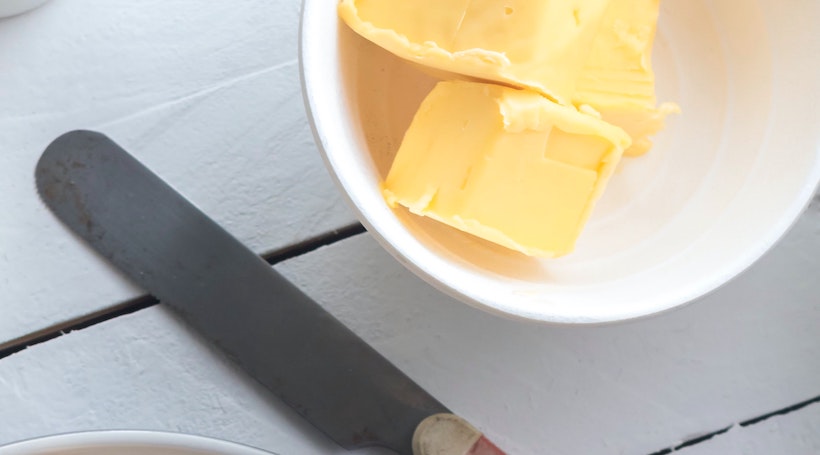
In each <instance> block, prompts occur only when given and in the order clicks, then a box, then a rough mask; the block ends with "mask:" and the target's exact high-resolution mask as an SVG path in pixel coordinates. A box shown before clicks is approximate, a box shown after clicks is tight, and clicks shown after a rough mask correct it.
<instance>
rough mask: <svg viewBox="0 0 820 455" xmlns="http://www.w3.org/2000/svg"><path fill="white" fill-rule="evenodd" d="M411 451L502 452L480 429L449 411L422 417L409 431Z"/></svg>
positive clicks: (438, 454) (424, 454)
mask: <svg viewBox="0 0 820 455" xmlns="http://www.w3.org/2000/svg"><path fill="white" fill-rule="evenodd" d="M413 455H506V453H505V452H504V451H503V450H501V449H499V448H498V447H497V446H496V445H495V444H493V443H492V442H491V441H490V440H489V439H487V437H486V436H484V435H483V434H482V433H481V431H479V430H478V429H477V428H475V427H474V426H472V425H470V423H469V422H467V421H466V420H464V419H462V418H461V417H459V416H457V415H453V414H435V415H432V416H430V417H428V418H426V419H424V420H423V421H422V422H421V423H420V424H419V426H418V427H416V432H415V434H413Z"/></svg>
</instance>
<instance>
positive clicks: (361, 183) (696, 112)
mask: <svg viewBox="0 0 820 455" xmlns="http://www.w3.org/2000/svg"><path fill="white" fill-rule="evenodd" d="M335 3H336V2H335V0H306V3H305V10H304V17H303V26H302V27H303V29H302V43H301V44H302V65H303V68H302V69H303V82H304V85H305V91H306V99H307V105H308V109H309V111H310V112H311V115H312V119H313V122H314V128H315V132H316V135H317V138H318V142H319V143H320V146H321V148H322V149H323V153H324V155H325V159H326V162H327V164H328V166H329V168H330V170H331V173H332V174H333V175H334V177H335V178H336V179H337V181H338V183H339V184H340V185H341V187H342V188H343V190H344V192H345V193H346V194H347V196H348V197H349V199H350V200H351V202H352V203H353V206H354V207H355V209H356V210H357V211H358V213H359V215H360V218H361V219H362V221H363V222H364V223H365V224H366V225H367V227H368V228H369V229H370V231H371V232H372V233H373V234H374V235H375V236H376V237H377V238H378V239H379V240H380V241H381V242H382V243H383V244H384V245H385V247H386V248H387V249H388V250H389V251H391V252H392V253H393V254H394V255H395V256H396V257H397V258H398V259H399V260H400V261H402V262H403V263H404V264H406V265H407V266H408V267H409V268H410V269H411V270H413V271H415V272H416V273H417V274H419V275H420V276H422V277H423V278H425V279H426V280H428V281H429V282H430V283H432V284H433V285H435V286H437V287H439V288H441V289H442V290H444V291H446V292H448V293H450V294H452V295H455V296H457V297H459V298H461V299H462V300H465V301H467V302H468V303H472V304H475V305H478V306H480V307H482V308H485V309H490V310H493V311H496V312H500V313H502V314H506V315H513V316H520V317H524V318H528V319H534V320H539V321H548V322H563V323H599V322H609V321H616V320H624V319H630V318H635V317H640V316H645V315H648V314H654V313H657V312H660V311H663V310H666V309H669V308H672V307H675V306H678V305H681V304H683V303H686V302H688V301H691V300H692V299H694V298H697V297H699V296H701V295H703V294H704V293H706V292H709V291H710V290H712V289H714V288H716V287H717V286H719V285H721V284H722V283H724V282H726V281H727V280H728V279H730V278H731V277H733V276H734V275H736V274H737V273H739V272H740V271H742V270H743V269H744V268H745V267H747V266H748V265H750V264H751V263H752V262H753V261H754V260H755V259H757V258H758V257H759V256H760V255H762V253H763V252H765V250H766V249H768V248H769V247H770V246H771V245H772V244H773V243H774V242H775V241H776V240H777V238H778V237H780V236H781V235H782V234H783V233H784V232H785V230H786V229H787V228H788V226H789V225H790V224H791V223H792V222H793V221H794V220H795V219H796V217H797V216H798V215H799V213H800V211H801V210H802V209H803V208H804V207H805V205H806V204H807V202H808V201H809V200H810V198H811V196H812V195H813V194H814V189H815V187H816V185H817V182H818V178H819V176H820V158H818V127H817V124H818V123H817V122H818V108H817V106H818V94H817V92H818V91H817V90H816V86H817V80H820V70H819V68H818V64H817V62H816V60H817V59H816V58H815V57H816V56H817V55H820V49H819V48H820V45H819V44H818V43H819V42H818V40H817V39H815V38H814V37H813V36H814V31H813V27H814V24H815V23H816V20H818V19H820V3H818V2H793V3H794V5H790V7H789V8H783V5H782V2H779V1H776V0H768V1H763V0H760V1H752V0H728V1H724V2H712V1H709V0H663V3H662V6H661V17H660V21H659V29H658V35H657V39H656V43H655V52H654V55H653V65H654V68H655V71H656V76H657V88H658V99H659V101H676V102H678V103H679V104H680V105H681V108H682V110H683V113H682V114H680V115H678V116H673V117H671V118H669V120H668V122H667V128H666V130H664V131H663V132H661V133H660V134H658V135H657V136H656V138H655V148H654V149H653V150H652V151H651V152H649V154H647V155H645V156H643V157H638V158H625V159H624V160H623V161H622V163H621V165H620V168H619V170H618V172H617V173H616V175H615V176H614V177H613V179H612V181H611V183H610V185H609V188H608V189H607V191H606V193H605V195H604V197H603V198H602V199H601V201H600V202H599V203H598V205H597V207H596V209H595V212H594V214H593V216H592V218H591V220H590V222H589V224H588V225H587V227H586V229H585V230H584V232H583V234H582V236H581V238H580V239H579V242H578V245H577V248H576V251H575V252H573V253H572V254H571V255H568V256H566V257H564V258H559V259H552V260H538V259H533V258H529V257H526V256H523V255H521V254H519V253H516V252H513V251H509V250H506V249H505V248H502V247H499V246H496V245H493V244H490V243H488V242H485V241H483V240H481V239H478V238H476V237H473V236H470V235H468V234H464V233H461V232H459V231H457V230H455V229H452V228H449V227H447V226H444V225H441V224H439V223H436V222H434V221H431V220H429V219H425V218H421V217H417V216H414V215H411V214H410V213H408V212H407V211H406V210H404V209H397V210H391V209H389V208H388V207H387V206H386V204H385V203H384V201H383V199H382V197H381V194H380V192H379V183H380V181H382V179H383V178H384V177H385V175H386V173H387V171H388V170H389V167H390V163H391V162H392V158H393V156H394V154H395V152H396V150H397V149H398V146H399V144H400V142H401V139H402V136H403V134H404V131H405V130H406V128H407V126H408V125H409V123H410V121H411V119H412V117H413V114H414V113H415V110H416V108H417V107H418V105H419V104H420V102H421V100H422V99H423V98H424V96H425V95H426V94H427V93H428V92H429V90H430V89H431V88H432V86H433V85H434V84H435V82H436V80H437V79H435V78H434V77H432V76H430V75H428V74H426V73H425V71H424V70H423V69H421V68H419V67H416V66H414V65H412V64H410V63H408V62H405V61H403V60H401V59H399V58H397V57H395V56H393V55H392V54H390V53H388V52H386V51H384V50H382V49H380V48H378V47H377V46H375V45H373V44H372V43H370V42H368V41H366V40H365V39H363V38H361V37H359V36H358V35H356V34H355V33H354V32H352V31H351V30H349V29H348V28H347V27H346V26H345V25H344V24H343V23H340V21H339V20H338V19H337V17H336V11H335Z"/></svg>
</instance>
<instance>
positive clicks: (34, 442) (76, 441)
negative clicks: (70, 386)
mask: <svg viewBox="0 0 820 455" xmlns="http://www.w3.org/2000/svg"><path fill="white" fill-rule="evenodd" d="M46 454H66V455H68V454H77V455H79V454H82V455H270V454H269V453H268V452H264V451H262V450H259V449H254V448H252V447H248V446H243V445H240V444H234V443H232V442H227V441H221V440H218V439H211V438H205V437H202V436H193V435H186V434H179V433H163V432H159V431H93V432H86V433H68V434H61V435H56V436H48V437H44V438H39V439H31V440H28V441H22V442H18V443H14V444H11V445H7V446H3V447H0V455H46Z"/></svg>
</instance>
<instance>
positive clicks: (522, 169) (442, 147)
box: [383, 81, 630, 257]
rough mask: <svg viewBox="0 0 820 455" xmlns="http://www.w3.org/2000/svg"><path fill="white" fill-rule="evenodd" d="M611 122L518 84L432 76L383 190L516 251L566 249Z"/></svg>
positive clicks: (598, 186)
mask: <svg viewBox="0 0 820 455" xmlns="http://www.w3.org/2000/svg"><path fill="white" fill-rule="evenodd" d="M629 145H630V139H629V136H628V135H627V134H626V133H625V132H624V131H622V130H621V129H619V128H617V127H614V126H612V125H609V124H607V123H605V122H604V121H602V120H600V119H598V118H596V117H594V116H590V115H586V114H583V113H580V112H578V111H577V110H575V109H574V108H572V107H567V106H562V105H558V104H555V103H553V102H551V101H549V100H548V99H546V98H544V97H543V96H541V95H539V94H537V93H535V92H532V91H527V90H517V89H513V88H508V87H504V86H499V85H492V84H484V83H476V82H465V81H448V82H439V83H438V84H437V85H436V87H435V88H434V89H433V91H432V92H431V93H430V94H429V95H428V96H427V98H426V99H425V100H424V102H423V103H422V105H421V107H420V108H419V110H418V112H417V113H416V116H415V117H414V119H413V122H412V123H411V125H410V128H409V129H408V130H407V133H406V134H405V137H404V140H403V141H402V144H401V147H400V148H399V151H398V153H397V155H396V158H395V160H394V161H393V165H392V167H391V169H390V172H389V174H388V176H387V179H386V180H385V182H384V186H383V193H384V196H385V199H386V200H387V202H388V203H389V204H390V205H391V206H394V207H395V206H396V205H397V204H399V205H402V206H405V207H407V208H408V209H410V211H412V212H413V213H416V214H418V215H423V216H428V217H431V218H433V219H436V220H439V221H441V222H444V223H446V224H448V225H450V226H453V227H455V228H457V229H460V230H462V231H465V232H468V233H470V234H473V235H476V236H479V237H482V238H484V239H486V240H489V241H492V242H495V243H498V244H500V245H503V246H505V247H508V248H511V249H514V250H518V251H520V252H522V253H525V254H528V255H533V256H542V257H554V256H560V255H563V254H566V253H569V252H570V251H572V249H573V247H574V245H575V241H576V239H577V237H578V235H579V234H580V232H581V229H582V228H583V226H584V224H585V222H586V220H587V219H588V217H589V215H590V212H591V210H592V208H593V206H594V204H595V201H596V200H597V199H598V198H599V197H600V195H601V193H602V192H603V190H604V187H605V186H606V183H607V181H608V180H609V178H610V176H611V175H612V172H613V170H614V168H615V166H616V164H617V163H618V161H619V160H620V158H621V155H622V153H623V150H624V149H625V148H627V147H628V146H629Z"/></svg>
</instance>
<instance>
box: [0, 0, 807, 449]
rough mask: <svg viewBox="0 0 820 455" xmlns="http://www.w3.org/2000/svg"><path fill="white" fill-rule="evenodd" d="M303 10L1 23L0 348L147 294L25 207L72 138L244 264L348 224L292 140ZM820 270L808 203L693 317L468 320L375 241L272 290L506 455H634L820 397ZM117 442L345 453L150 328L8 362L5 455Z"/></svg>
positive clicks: (777, 442) (50, 345)
mask: <svg viewBox="0 0 820 455" xmlns="http://www.w3.org/2000/svg"><path fill="white" fill-rule="evenodd" d="M298 10H299V5H298V1H297V0H241V1H240V0H237V1H232V2H201V1H198V0H141V1H140V2H126V1H125V0H116V1H115V0H52V1H51V2H49V3H48V4H47V5H46V6H45V7H43V8H41V9H38V10H36V11H34V12H32V13H30V14H27V15H23V16H20V17H16V18H12V19H8V20H2V21H0V214H2V215H0V291H1V292H0V345H3V343H5V342H8V341H9V340H13V339H15V338H19V337H22V336H25V335H27V334H30V333H32V332H35V331H37V330H40V329H43V328H45V327H49V326H53V325H54V324H58V323H60V322H62V321H66V320H70V319H72V318H76V317H79V316H82V315H85V314H88V313H91V312H95V311H98V310H101V309H104V308H108V307H110V306H112V305H114V304H116V303H118V302H120V301H123V300H125V299H128V298H130V297H133V296H135V295H137V294H138V293H139V292H140V291H138V290H137V289H134V288H133V287H131V286H130V285H128V284H127V282H126V281H125V280H124V279H123V278H121V277H120V276H119V275H117V274H116V273H115V272H113V271H112V269H111V268H110V267H108V266H107V265H106V264H104V263H103V262H102V261H101V260H99V259H98V258H97V257H95V256H94V255H93V254H92V253H91V252H90V250H88V249H87V248H85V247H83V246H81V245H80V244H79V243H78V242H77V241H76V240H75V239H74V238H73V237H72V236H71V235H70V234H69V233H68V232H67V231H66V230H65V229H63V228H62V227H61V226H60V225H59V224H58V223H57V222H56V220H55V219H54V218H53V217H52V216H51V215H50V214H49V213H48V212H47V211H46V209H45V208H44V207H43V206H42V205H41V204H40V202H39V201H38V199H37V197H36V193H35V191H34V186H33V177H32V171H33V167H34V163H35V162H36V160H37V158H38V157H39V154H40V153H41V151H42V149H43V148H44V147H45V145H46V144H47V143H48V142H49V141H50V140H51V139H53V138H54V137H56V136H57V135H59V134H60V133H62V132H64V131H67V130H69V129H73V128H95V129H100V130H102V131H104V132H106V133H107V134H109V135H111V136H112V137H113V138H114V139H115V140H117V141H118V142H120V143H121V144H122V145H123V146H125V147H126V148H127V149H129V150H130V151H132V152H133V153H134V154H135V155H137V156H138V157H139V158H140V159H141V160H142V161H143V162H145V163H146V164H147V165H148V166H149V167H151V168H152V169H154V170H155V171H156V172H157V173H158V174H159V175H161V176H162V177H164V178H165V179H166V180H167V181H169V182H170V183H171V184H172V185H174V186H175V187H177V188H178V189H179V190H180V191H181V192H183V193H184V194H185V195H187V196H188V197H189V198H190V199H191V200H193V201H194V202H195V203H196V204H198V205H199V206H200V207H201V208H203V209H204V210H205V211H206V212H207V213H209V214H210V215H211V216H213V217H214V218H215V219H216V220H217V221H218V222H219V223H221V224H222V225H223V226H225V227H227V228H228V229H229V230H230V231H232V232H233V233H235V234H236V235H237V236H238V237H239V238H240V239H242V240H243V241H245V242H247V243H248V244H249V245H250V246H251V247H252V248H254V249H255V250H257V251H259V252H263V251H272V250H276V249H279V248H282V247H285V246H287V245H291V244H293V243H295V242H298V241H300V240H303V239H305V238H308V237H311V236H313V235H316V234H320V233H322V232H325V231H328V230H331V229H334V228H338V227H341V226H344V225H346V224H348V223H351V222H353V221H354V220H353V218H352V216H351V215H350V214H349V211H348V210H347V208H346V207H345V206H344V205H343V203H342V202H341V198H340V197H339V195H338V193H337V191H336V190H335V188H333V186H332V184H331V183H330V179H329V177H328V176H327V174H326V172H325V170H324V169H323V167H322V165H321V160H320V158H319V155H318V153H317V152H316V150H315V147H314V145H313V142H312V138H311V136H310V132H309V128H308V126H307V123H306V120H305V115H304V111H303V107H302V101H301V98H300V92H299V85H298V73H297V67H296V60H295V59H296V35H297V25H298V12H299V11H298ZM818 253H820V203H818V202H817V201H815V204H814V206H813V207H812V208H811V209H810V210H809V212H808V213H807V214H806V215H805V216H804V217H803V218H802V219H801V221H800V222H799V223H798V224H797V226H796V227H795V228H794V230H793V231H792V232H790V233H789V234H788V236H787V237H786V238H785V239H784V240H783V241H782V242H781V243H780V244H779V245H778V246H777V247H776V248H775V249H774V250H773V251H772V252H770V253H769V254H768V255H767V256H766V257H765V258H764V259H763V260H762V261H761V262H760V263H758V264H757V265H755V266H754V267H753V268H752V269H751V270H749V271H748V272H747V273H745V274H744V275H743V276H741V277H740V278H738V279H736V280H735V281H733V282H732V283H730V284H729V285H727V286H725V287H724V288H722V289H720V290H718V291H717V292H715V293H714V294H712V295H710V296H708V297H706V298H704V299H702V301H700V302H698V303H695V304H693V305H691V306H689V307H687V308H684V309H682V310H680V311H676V312H673V313H669V314H666V315H662V316H660V317H657V318H653V319H648V320H644V321H637V322H633V323H629V324H624V325H617V326H610V327H598V328H593V327H589V328H582V329H577V328H563V327H542V326H535V325H530V324H524V323H521V322H517V321H508V320H503V319H500V318H498V317H496V316H491V315H488V314H484V313H481V312H479V311H477V310H473V309H471V308H469V307H467V306H465V305H463V304H461V303H458V302H455V301H453V300H451V299H449V298H447V297H445V296H443V295H442V294H440V293H439V292H437V291H435V290H433V289H432V288H430V287H429V286H427V285H426V284H424V283H422V282H421V281H420V280H418V279H417V278H415V277H414V276H413V275H412V274H410V273H409V272H407V271H406V270H404V269H403V268H402V267H401V266H400V265H399V264H398V263H396V262H395V261H394V260H393V259H392V258H390V257H389V256H388V255H387V254H386V253H385V252H384V251H383V250H382V249H381V248H379V247H378V246H377V245H376V244H375V242H374V241H373V240H372V239H371V238H370V237H369V236H367V235H362V236H358V237H356V238H353V239H350V240H347V241H344V242H341V243H337V244H334V245H332V246H329V247H326V248H322V249H320V250H317V251H315V252H313V253H311V254H308V255H305V256H302V257H299V258H296V259H293V260H291V261H288V262H286V263H284V264H281V265H280V266H279V268H280V270H281V271H283V273H285V274H286V275H287V276H289V277H290V278H291V279H292V280H294V281H295V282H296V283H298V284H299V285H300V286H301V287H302V288H303V289H305V290H306V291H307V292H308V293H309V294H310V295H312V296H313V297H315V298H316V299H317V300H319V301H320V302H321V303H322V304H324V305H325V306H326V307H327V308H328V309H329V310H330V311H331V312H333V313H334V314H336V315H337V316H338V317H339V318H340V319H342V320H343V321H344V322H345V323H347V324H348V325H350V326H351V328H353V329H354V330H355V331H356V332H357V333H359V334H360V335H361V336H362V337H363V338H365V339H366V340H367V341H368V342H370V343H372V344H373V345H374V346H375V347H376V348H377V349H378V350H379V351H380V352H382V353H383V354H385V355H386V356H387V357H388V358H389V359H391V360H392V361H394V362H395V363H396V364H397V365H398V366H399V367H401V368H402V369H403V370H404V371H405V372H407V373H408V374H409V375H410V376H411V377H413V378H414V379H415V380H416V381H418V382H419V383H420V384H421V385H423V386H424V387H426V388H428V389H429V390H430V391H431V392H432V393H433V394H435V395H436V396H437V397H439V398H440V399H441V400H442V401H444V402H445V403H446V404H448V405H449V406H450V407H452V408H453V409H454V410H456V411H458V412H460V413H462V414H464V415H465V416H466V417H468V418H469V419H470V420H471V421H473V423H475V424H476V425H477V426H479V427H481V428H482V429H484V430H486V431H487V432H488V433H489V435H490V436H491V437H492V438H494V439H495V440H497V441H498V442H499V443H501V444H502V445H503V446H505V447H506V448H508V449H509V450H510V451H511V453H512V454H528V453H535V454H553V453H554V454H576V453H582V454H613V453H616V454H618V453H629V454H639V455H641V454H648V453H650V452H653V451H656V450H660V449H663V448H665V447H672V446H675V445H677V444H679V443H680V442H682V441H685V440H687V439H690V438H692V437H696V436H698V435H700V434H703V433H708V432H712V431H714V430H717V429H720V428H723V427H726V426H728V425H731V424H735V423H738V422H741V421H744V420H746V419H748V418H751V417H755V416H758V415H761V414H765V413H767V412H770V411H773V410H776V409H780V408H783V407H786V406H789V405H792V404H794V403H797V402H800V401H802V400H806V399H808V398H812V397H814V396H817V395H820V283H818V280H817V277H818V275H820V254H818ZM818 425H820V424H818V417H817V406H816V405H814V406H810V407H807V408H805V409H802V410H799V411H796V412H794V413H792V414H789V415H786V416H778V417H775V418H772V419H770V420H767V421H765V422H762V423H760V424H758V425H754V426H750V427H745V428H734V429H733V430H732V431H730V432H729V433H726V434H724V435H721V436H719V437H716V438H714V439H713V440H710V441H708V442H705V443H702V444H699V445H697V446H692V447H689V448H686V449H683V450H682V451H681V452H682V453H687V452H688V453H691V454H693V455H700V454H701V453H702V454H713V453H714V454H717V453H750V454H763V453H798V454H800V453H817V451H816V450H815V449H816V448H817V445H818V444H820V431H818V430H817V429H818ZM108 428H137V429H162V430H171V431H184V432H189V433H194V434H204V435H209V436H215V437H222V438H225V439H229V440H234V441H238V442H242V443H246V444H251V445H256V446H259V447H262V448H265V449H268V450H271V451H274V452H278V453H282V454H316V453H343V452H342V451H340V450H339V449H337V448H335V447H334V446H333V445H331V444H329V443H328V441H326V440H325V439H324V437H323V436H322V435H320V434H318V433H317V432H316V431H315V430H314V429H312V428H311V427H310V426H309V425H307V424H306V423H305V422H303V421H302V420H301V419H299V418H298V417H296V416H295V415H294V414H293V413H292V412H291V411H290V410H289V409H288V408H286V407H285V406H283V405H281V403H279V402H278V401H277V400H276V399H274V398H271V397H269V396H268V395H267V394H266V392H265V391H264V390H262V389H261V388H259V387H257V386H256V385H255V384H254V383H253V382H252V381H250V380H249V379H248V378H246V377H244V376H243V375H242V374H241V373H239V372H237V371H235V370H234V369H232V368H231V366H230V365H229V364H227V363H226V362H225V361H224V359H222V357H220V356H219V355H218V354H217V353H215V352H214V351H213V350H212V349H211V348H209V347H208V346H207V344H205V343H203V341H202V340H201V339H199V338H197V337H196V336H195V335H194V334H192V333H191V332H190V331H188V330H187V329H186V328H185V327H184V326H182V325H181V324H180V323H179V321H178V320H177V319H175V318H174V317H173V316H172V315H171V314H170V313H169V312H167V311H166V310H165V309H164V308H161V307H153V308H149V309H147V310H143V311H140V312H138V313H136V314H133V315H129V316H123V317H119V318H116V319H113V320H111V321H107V322H105V323H102V324H99V325H95V326H92V327H89V328H87V329H84V330H82V331H78V332H74V333H70V334H68V335H65V336H62V337H59V338H57V339H54V340H51V341H48V342H46V343H43V344H39V345H36V346H34V347H31V348H29V349H27V350H25V351H22V352H20V353H17V354H14V355H12V356H10V357H7V358H3V359H0V444H3V443H7V442H11V441H13V440H18V439H22V438H29V437H36V436H42V435H47V434H52V433H56V432H64V431H74V430H88V429H108ZM780 448H784V450H783V451H781V450H780ZM801 450H804V451H803V452H801ZM805 450H808V451H805ZM377 452H378V451H374V452H373V453H377Z"/></svg>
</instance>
